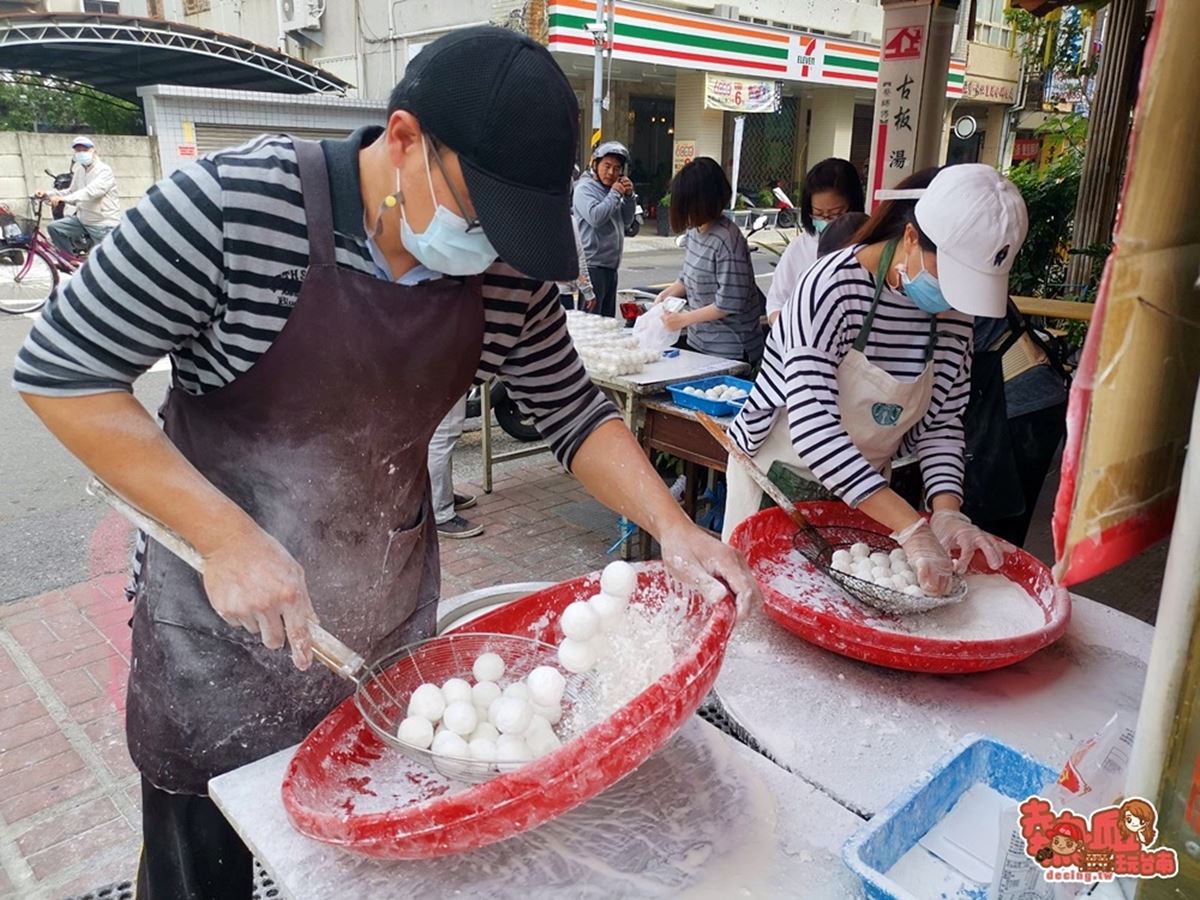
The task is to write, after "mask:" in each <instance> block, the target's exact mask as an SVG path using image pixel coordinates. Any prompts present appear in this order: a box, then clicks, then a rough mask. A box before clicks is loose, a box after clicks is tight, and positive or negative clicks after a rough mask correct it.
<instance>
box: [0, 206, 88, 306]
mask: <svg viewBox="0 0 1200 900" xmlns="http://www.w3.org/2000/svg"><path fill="white" fill-rule="evenodd" d="M46 202H47V198H45V197H30V198H29V205H30V212H31V213H32V215H30V216H17V215H14V214H13V212H12V210H11V209H10V208H9V207H7V206H5V205H4V204H0V236H2V240H0V312H6V313H10V314H12V315H22V314H24V313H31V312H36V311H37V310H39V309H41V308H42V307H43V306H44V305H45V303H46V301H47V300H49V299H50V295H51V294H53V293H54V290H55V289H56V288H57V287H58V283H59V281H60V279H61V276H62V275H63V274H66V275H71V274H73V273H75V272H76V271H78V270H79V267H80V266H82V265H83V261H84V260H85V259H86V258H87V254H86V251H85V252H84V253H79V254H76V253H70V252H67V251H65V250H60V249H59V248H58V247H56V246H55V245H54V243H53V242H52V241H51V240H50V239H49V238H48V237H47V236H46V234H45V232H43V231H42V214H43V211H44V208H45V204H46Z"/></svg>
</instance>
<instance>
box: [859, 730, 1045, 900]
mask: <svg viewBox="0 0 1200 900" xmlns="http://www.w3.org/2000/svg"><path fill="white" fill-rule="evenodd" d="M1057 777H1058V773H1057V772H1055V771H1054V770H1053V769H1051V768H1049V767H1047V766H1045V765H1043V764H1042V763H1040V762H1038V761H1037V760H1036V759H1034V758H1033V757H1031V756H1028V755H1026V754H1024V753H1022V752H1021V751H1019V750H1015V749H1013V748H1012V747H1009V746H1008V745H1007V744H1002V743H1000V742H999V741H997V740H994V739H992V738H989V737H984V736H982V735H978V734H972V735H967V736H966V737H965V738H963V739H962V740H961V741H960V742H959V743H958V744H957V745H955V746H954V747H953V748H952V749H951V750H950V751H949V752H948V753H947V754H946V755H945V756H943V757H942V758H941V759H940V760H938V762H937V763H935V764H934V766H933V767H932V768H931V769H930V771H929V772H928V773H927V774H926V775H924V776H923V777H922V778H921V779H920V780H919V781H917V782H916V783H914V784H913V785H912V787H910V788H909V789H908V790H906V791H905V792H904V793H903V794H901V795H900V796H899V797H897V798H896V799H895V800H893V801H892V802H891V803H890V804H888V806H887V808H885V809H883V810H881V811H880V812H879V813H878V814H877V815H875V816H874V817H873V818H872V819H871V821H870V822H869V823H867V824H866V825H864V826H863V827H862V828H860V829H859V830H858V831H857V832H855V834H854V835H853V836H852V837H851V838H850V840H848V841H847V842H846V845H845V847H843V848H842V858H843V859H844V860H845V862H846V865H847V867H849V869H850V871H852V872H854V874H856V875H857V876H858V877H859V878H861V879H862V882H863V892H864V893H865V894H866V896H867V897H869V898H871V900H918V898H916V897H915V896H914V895H913V894H912V893H910V892H909V891H907V890H905V889H904V888H903V887H901V886H900V885H898V884H896V882H895V881H893V880H892V879H890V878H888V877H887V875H885V874H884V873H885V872H887V871H888V870H889V869H891V868H892V866H894V865H895V864H896V863H897V862H898V861H899V859H900V857H902V856H903V855H904V854H905V853H907V852H908V851H909V850H911V849H912V848H913V847H914V846H916V844H917V842H918V841H920V840H921V838H922V837H924V836H925V833H926V832H928V831H929V829H930V828H932V827H933V826H934V825H936V824H937V823H938V822H939V821H940V820H941V819H942V818H943V817H945V816H946V814H947V813H949V812H950V810H951V809H953V808H954V804H956V803H957V802H958V799H959V797H961V796H962V795H963V794H965V793H966V792H967V791H968V790H969V789H970V788H971V787H972V785H975V784H978V783H981V782H982V783H983V784H986V785H988V786H989V787H991V788H992V789H993V790H995V791H997V792H998V793H1001V794H1003V795H1004V796H1006V797H1011V798H1012V799H1013V800H1017V801H1021V800H1024V799H1025V798H1026V797H1029V796H1030V795H1032V794H1038V793H1040V792H1041V791H1042V790H1043V789H1044V788H1045V787H1046V785H1048V784H1052V783H1053V782H1054V781H1055V779H1056V778H1057ZM986 895H987V889H986V888H984V890H983V894H982V896H986Z"/></svg>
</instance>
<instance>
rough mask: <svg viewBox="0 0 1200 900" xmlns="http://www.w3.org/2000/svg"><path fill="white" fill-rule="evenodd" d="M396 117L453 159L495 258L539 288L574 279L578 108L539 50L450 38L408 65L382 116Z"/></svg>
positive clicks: (500, 34)
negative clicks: (414, 122)
mask: <svg viewBox="0 0 1200 900" xmlns="http://www.w3.org/2000/svg"><path fill="white" fill-rule="evenodd" d="M400 109H402V110H407V111H408V112H410V113H412V114H413V115H414V116H416V117H417V119H418V120H419V121H420V123H421V127H422V128H423V129H425V130H426V131H428V132H429V133H430V134H431V135H433V136H434V137H436V138H437V139H438V140H439V141H441V142H442V143H443V144H445V145H446V146H447V147H449V148H450V149H451V150H454V151H455V152H456V153H457V154H458V157H459V162H460V163H461V165H462V171H463V177H464V178H465V179H466V182H467V189H468V190H469V191H470V192H471V202H472V203H473V204H474V206H475V212H476V214H477V215H478V216H479V221H480V223H481V224H482V225H483V230H484V231H485V232H487V236H488V239H489V240H490V241H491V243H492V246H493V247H495V248H496V252H497V253H499V254H500V258H501V259H503V260H504V261H505V262H507V263H508V264H509V265H511V266H513V267H514V268H515V269H517V270H518V271H520V272H523V273H524V274H526V275H528V276H529V277H530V278H540V279H543V280H545V281H567V280H570V279H573V278H575V277H576V276H577V275H578V274H579V257H578V255H577V252H576V249H575V237H574V232H573V231H572V229H571V174H572V169H573V166H574V163H575V148H576V134H577V129H578V127H579V104H578V103H577V102H576V100H575V92H574V91H573V90H572V89H571V85H570V84H568V83H567V78H566V76H565V75H564V74H563V72H562V69H560V68H559V66H558V63H556V62H555V61H554V57H552V56H551V55H550V53H549V51H547V50H546V48H545V47H543V46H541V45H540V44H538V43H536V42H535V41H532V40H530V39H529V38H528V37H526V36H525V35H522V34H518V33H517V32H515V31H509V30H508V29H505V28H496V27H492V26H480V27H475V28H463V29H461V30H459V31H455V32H453V33H451V34H448V35H446V36H445V37H442V38H439V39H438V40H436V41H434V42H433V43H431V44H430V45H429V46H428V47H426V48H424V49H423V50H422V51H421V52H420V53H418V54H417V55H416V57H415V58H414V59H413V61H412V62H410V63H409V64H408V69H407V70H406V71H405V73H404V78H402V79H401V80H400V83H399V84H397V85H396V87H395V90H393V91H392V98H391V103H390V104H389V108H388V114H389V115H390V114H391V113H393V112H395V111H396V110H400Z"/></svg>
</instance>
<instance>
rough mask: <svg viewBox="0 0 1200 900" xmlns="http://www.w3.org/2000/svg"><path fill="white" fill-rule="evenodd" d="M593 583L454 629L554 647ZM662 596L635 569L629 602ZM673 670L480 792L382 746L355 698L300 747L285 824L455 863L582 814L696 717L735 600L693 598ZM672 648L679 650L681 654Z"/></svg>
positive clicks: (373, 849)
mask: <svg viewBox="0 0 1200 900" xmlns="http://www.w3.org/2000/svg"><path fill="white" fill-rule="evenodd" d="M598 584H599V577H598V575H596V574H593V575H589V576H586V577H583V578H578V579H575V580H573V581H568V582H564V583H562V584H559V585H556V586H554V587H552V588H549V589H547V590H544V591H539V592H538V593H536V594H531V595H530V596H528V597H525V598H523V599H521V600H517V601H515V602H513V603H511V604H509V605H507V606H504V607H502V608H500V609H498V610H496V611H494V612H492V613H489V614H487V615H486V616H483V617H481V618H479V619H476V620H474V621H472V622H470V623H468V624H466V625H464V626H462V627H461V628H460V629H456V630H458V631H464V632H469V631H482V632H502V633H507V634H515V635H523V636H528V637H534V638H538V639H540V640H544V641H547V642H550V643H557V642H558V640H559V639H560V637H561V635H559V634H558V631H557V620H558V617H559V615H560V614H561V613H562V610H563V609H565V608H566V607H567V605H568V604H570V603H572V602H574V601H575V600H578V599H584V598H586V597H589V596H591V595H592V594H594V593H596V592H597V591H598V590H599V587H598ZM665 591H666V577H665V574H664V570H663V568H662V566H661V564H648V565H645V566H640V567H639V573H638V592H637V593H636V594H635V595H634V597H633V600H632V602H633V603H634V604H638V603H653V602H654V601H653V599H650V598H651V597H652V596H654V595H657V596H658V597H661V596H662V595H663V593H664V592H665ZM690 611H691V612H692V613H694V616H693V617H692V618H691V619H690V620H689V627H688V629H687V630H688V634H687V635H684V636H683V637H682V640H683V641H687V644H686V647H685V649H684V650H683V651H682V652H678V651H677V652H676V664H675V667H674V668H673V669H672V670H671V671H670V672H668V673H667V674H666V675H664V676H663V677H662V678H660V679H659V680H658V681H656V682H655V683H654V684H652V685H650V686H649V687H648V688H646V689H645V690H644V691H642V693H640V694H638V695H637V696H636V697H635V698H634V699H633V700H631V701H630V702H629V703H628V704H627V705H626V706H624V707H623V708H622V709H620V710H619V711H617V712H616V713H615V714H613V715H612V716H611V717H610V718H608V719H607V720H606V721H604V722H601V723H600V724H598V725H595V726H594V727H592V728H591V729H589V730H588V731H586V732H584V733H583V734H582V735H580V736H578V737H577V738H575V739H574V740H572V741H570V742H569V743H567V744H564V745H563V746H562V747H561V748H560V749H558V750H556V751H555V752H554V753H551V754H550V755H548V756H544V757H542V758H541V759H539V760H537V761H535V762H533V763H530V764H529V765H527V766H524V767H523V768H521V769H519V770H517V771H516V772H513V773H511V774H507V775H502V776H500V777H498V778H495V779H493V780H492V781H489V782H487V783H485V784H478V785H464V784H459V783H457V782H452V781H449V780H447V779H445V778H443V777H441V776H440V775H438V774H436V773H434V772H432V771H430V770H428V769H425V768H424V767H422V766H421V765H420V764H418V763H416V762H413V761H411V760H409V759H408V758H407V757H405V756H404V755H403V754H401V753H400V752H399V751H397V750H395V749H392V748H389V747H386V746H385V745H384V744H383V743H382V742H381V741H380V740H379V739H378V738H377V737H376V736H375V734H374V733H373V732H372V731H371V730H370V728H369V727H368V726H367V725H366V724H365V723H364V722H363V721H362V718H361V716H360V715H359V712H358V709H357V708H356V707H355V705H354V702H353V700H352V699H351V700H347V701H346V702H344V703H342V704H341V705H340V706H338V707H337V709H335V710H334V711H333V712H332V713H330V714H329V716H328V717H326V719H325V720H324V721H323V722H322V723H321V724H320V725H319V726H317V728H316V729H315V730H314V731H313V732H312V733H311V734H310V735H309V736H308V737H307V738H306V739H305V740H304V743H302V744H301V745H300V748H299V750H298V751H297V752H296V755H295V757H294V758H293V760H292V762H291V765H290V766H289V767H288V771H287V774H286V776H285V777H284V782H283V803H284V807H285V809H286V810H287V814H288V818H289V819H290V820H291V822H292V824H293V825H294V826H295V827H296V829H297V830H298V831H300V832H301V833H302V834H305V835H308V836H309V837H312V838H315V839H317V840H320V841H324V842H326V843H330V844H337V845H340V846H342V847H344V848H345V849H347V850H351V851H353V852H355V853H359V854H363V855H365V856H373V857H379V858H383V859H424V858H430V857H435V856H444V855H447V854H451V853H462V852H464V851H467V850H473V849H475V848H478V847H483V846H486V845H487V844H491V843H494V842H496V841H502V840H504V839H505V838H509V837H512V836H513V835H515V834H519V833H520V832H523V831H527V830H529V829H531V828H536V827H537V826H538V825H541V824H542V823H543V822H546V821H548V820H550V819H553V818H554V817H556V816H559V815H561V814H562V813H564V812H567V811H568V810H570V809H573V808H575V807H576V806H579V805H580V804H582V803H584V802H586V801H587V800H589V799H591V798H592V797H594V796H596V795H597V794H599V793H600V792H602V791H603V790H605V789H606V788H608V787H609V786H611V785H613V784H615V783H616V782H617V781H619V780H620V779H621V778H623V777H624V776H625V775H628V774H629V773H630V772H632V771H633V770H634V769H636V768H637V767H638V766H639V765H641V764H642V763H643V762H645V760H646V759H647V758H649V757H650V755H651V754H653V753H654V752H655V751H656V750H658V749H659V748H660V747H661V746H662V745H663V744H664V743H666V741H667V740H669V739H670V738H671V737H672V736H673V735H674V734H675V732H677V731H678V730H679V729H680V728H681V727H682V726H683V724H684V722H686V721H687V719H688V717H690V716H691V715H692V713H694V712H695V711H696V708H697V707H698V706H699V705H700V702H701V700H703V699H704V696H705V695H706V694H707V693H708V691H709V689H710V688H711V687H712V684H713V682H714V681H715V680H716V677H717V672H718V671H719V669H720V667H721V662H722V660H723V659H724V656H725V646H726V643H727V641H728V639H729V634H730V632H731V630H732V628H733V623H734V618H735V615H736V614H735V610H734V604H733V602H732V598H728V597H727V598H726V599H724V600H722V601H721V602H720V603H718V604H716V605H715V606H713V607H711V608H706V607H705V606H704V604H703V603H702V601H700V600H698V599H693V600H692V604H691V609H690ZM678 646H679V644H677V647H678Z"/></svg>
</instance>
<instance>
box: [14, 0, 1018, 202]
mask: <svg viewBox="0 0 1200 900" xmlns="http://www.w3.org/2000/svg"><path fill="white" fill-rule="evenodd" d="M10 5H11V6H20V7H23V8H41V9H42V10H44V11H48V12H85V11H86V12H105V13H119V14H123V15H149V16H156V17H162V18H166V19H169V20H172V21H179V22H184V23H187V24H190V25H194V26H197V27H202V28H208V29H212V30H215V31H221V32H226V33H232V34H236V35H238V36H240V37H243V38H246V39H248V40H252V41H255V42H256V43H259V44H263V45H266V46H269V47H275V48H279V49H282V50H284V51H286V52H287V53H289V54H291V55H293V56H297V57H300V58H302V59H304V60H306V61H307V62H310V63H313V64H315V65H318V66H321V67H322V68H325V69H327V70H329V71H330V72H331V73H333V74H335V75H337V76H339V77H341V78H343V79H344V80H346V81H347V82H349V83H351V84H352V85H354V89H353V90H352V92H351V94H352V99H354V100H355V101H356V102H366V103H368V104H369V103H371V102H376V103H377V102H379V101H382V100H385V99H386V97H387V95H388V93H389V92H390V90H391V88H392V86H393V85H394V84H395V83H396V81H397V80H398V79H399V78H400V77H401V76H402V75H403V73H404V70H405V67H406V66H407V64H408V61H409V60H410V59H411V58H412V57H413V56H414V55H415V54H416V53H419V52H420V50H421V49H422V47H424V46H425V45H427V44H428V43H429V42H430V41H432V40H434V39H436V38H437V37H438V36H440V35H442V34H445V33H447V32H449V31H452V30H455V29H457V28H462V27H466V26H469V25H474V24H480V23H494V24H499V25H503V26H506V27H510V28H514V29H516V30H520V31H523V32H525V33H527V34H529V35H531V36H532V37H534V38H535V39H537V40H539V41H541V42H543V43H545V44H546V46H548V47H549V49H550V51H551V52H552V53H553V54H554V56H555V58H556V59H557V60H558V61H559V63H560V64H561V65H562V68H563V70H564V72H566V74H567V77H568V78H569V80H570V81H571V84H572V85H573V86H574V87H575V90H576V95H577V97H578V99H579V103H580V108H581V120H580V146H581V148H582V149H581V157H582V156H584V155H586V152H587V148H588V147H589V146H590V142H591V137H592V128H591V105H592V68H593V59H594V46H595V45H594V41H593V38H592V35H591V33H590V32H589V30H588V25H589V23H592V22H594V20H595V12H596V7H595V3H594V2H588V0H451V2H444V3H433V2H429V0H408V2H404V3H399V2H392V0H356V2H349V0H347V2H336V3H335V2H329V0H42V2H41V3H26V4H10ZM1004 5H1005V0H978V4H977V6H978V9H979V16H978V19H979V25H978V27H977V29H976V34H975V38H976V40H975V41H972V42H968V41H967V40H966V34H965V28H963V27H961V23H962V21H963V20H964V19H965V12H966V8H967V6H968V4H966V3H964V4H963V10H962V13H961V14H960V28H959V32H960V33H959V35H958V38H957V39H956V41H955V45H954V47H955V49H954V53H953V54H952V56H953V58H952V61H951V64H950V68H949V72H948V89H947V109H948V113H947V117H946V149H947V155H948V158H949V159H950V160H952V161H967V160H970V161H976V160H977V161H980V162H987V163H991V164H993V165H999V164H1003V163H1006V162H1007V161H1008V160H1009V159H1010V158H1011V147H1010V145H1011V137H1010V131H1011V129H1009V128H1008V126H1007V123H1008V109H1009V107H1011V106H1013V105H1014V104H1015V102H1016V99H1017V94H1018V90H1017V87H1018V85H1017V82H1018V77H1017V57H1016V55H1015V54H1013V53H1012V52H1011V48H1010V45H1011V33H1010V31H1009V29H1008V27H1007V25H1006V24H1005V23H1004V21H1003V8H1004ZM882 22H883V13H882V10H881V8H880V6H879V0H821V2H815V0H808V2H799V0H740V2H735V3H713V2H707V0H649V2H642V0H617V2H616V4H615V8H614V10H613V12H612V24H613V36H612V54H611V60H610V61H609V62H607V63H606V65H605V78H604V86H603V90H602V96H604V97H605V98H606V103H605V110H604V114H603V127H602V133H603V135H604V137H606V138H615V139H617V140H621V141H624V142H625V143H626V144H628V145H629V147H630V148H631V152H632V156H633V161H632V173H631V174H632V177H633V179H634V181H635V183H636V184H637V187H638V190H639V193H641V194H642V196H643V199H644V201H646V202H647V203H648V204H651V205H652V204H653V203H654V202H655V201H656V200H657V199H658V198H659V197H660V196H661V194H662V193H663V192H664V190H665V188H666V184H667V183H668V181H669V179H670V177H671V174H672V173H673V171H674V170H676V169H677V168H678V167H679V165H680V164H681V163H682V161H683V160H686V159H687V158H689V157H691V156H695V155H706V156H712V157H714V158H716V159H718V160H720V161H721V162H722V163H723V164H724V165H726V166H727V167H730V166H731V165H732V157H733V135H734V119H735V117H736V116H737V115H739V114H741V110H740V109H739V110H738V111H733V110H731V109H730V108H728V107H731V106H732V107H737V103H735V102H733V101H735V100H737V99H738V98H739V97H740V98H745V97H759V98H761V97H762V96H765V95H767V94H770V95H771V96H772V100H773V102H772V103H771V108H772V109H773V110H774V111H769V112H759V111H752V110H753V108H754V105H755V104H754V103H749V104H748V105H747V108H746V109H745V120H744V136H743V140H742V144H741V154H740V172H741V177H740V179H739V186H740V187H741V188H742V190H743V192H744V193H745V194H747V195H748V196H749V197H750V198H751V199H755V198H756V197H757V195H758V194H759V193H760V192H761V191H762V190H764V189H766V188H768V187H769V186H770V185H771V184H773V183H775V182H779V183H781V184H782V186H783V187H784V189H785V190H786V191H788V192H789V193H790V194H791V195H792V196H793V199H796V198H797V194H798V190H797V189H798V185H799V183H800V182H801V180H802V179H803V175H804V173H805V172H806V171H807V169H808V168H809V167H810V166H811V165H813V164H814V163H816V162H817V161H819V160H821V159H824V158H826V157H829V156H840V157H845V158H848V159H850V160H851V161H852V162H854V163H855V164H856V165H857V166H858V167H859V168H860V169H861V170H862V171H863V172H864V173H865V170H866V166H867V156H868V155H869V150H870V140H871V118H872V115H873V104H874V90H875V82H876V77H877V72H878V55H879V40H880V32H881V28H882ZM722 92H723V97H724V101H725V102H724V103H723V104H722V103H720V102H717V103H714V102H713V100H714V94H722ZM194 99H195V101H196V102H197V103H199V102H200V97H196V98H194ZM721 105H724V106H726V107H727V108H724V109H722V108H716V107H719V106H721ZM360 113H361V110H360ZM205 118H206V119H208V120H211V119H212V116H211V115H207V114H206V116H205ZM962 119H966V120H969V121H964V122H963V123H962V126H963V127H961V128H959V129H957V133H960V134H963V133H965V132H966V131H968V130H970V129H968V128H967V127H966V126H968V125H969V124H970V123H971V122H973V123H974V126H975V127H974V130H973V131H971V133H970V134H969V135H967V136H966V137H961V138H960V137H956V136H953V135H954V134H955V130H954V129H953V128H952V126H954V125H956V124H959V120H962ZM228 124H229V125H230V126H231V128H232V126H235V125H236V126H238V127H243V128H245V127H249V125H248V124H247V123H245V122H243V121H242V119H241V118H239V120H238V121H237V122H230V123H228ZM264 124H265V123H264ZM207 125H208V128H207V131H208V133H209V134H212V133H214V131H217V130H218V126H219V125H220V123H219V122H212V121H208V123H207ZM201 130H205V129H201ZM187 133H190V132H187ZM231 133H232V130H231ZM167 146H171V144H170V143H169V142H168V144H167ZM184 146H186V142H185V144H184ZM581 161H582V159H581ZM163 162H164V165H166V164H167V163H168V162H169V160H167V159H164V160H163Z"/></svg>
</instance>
